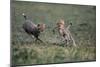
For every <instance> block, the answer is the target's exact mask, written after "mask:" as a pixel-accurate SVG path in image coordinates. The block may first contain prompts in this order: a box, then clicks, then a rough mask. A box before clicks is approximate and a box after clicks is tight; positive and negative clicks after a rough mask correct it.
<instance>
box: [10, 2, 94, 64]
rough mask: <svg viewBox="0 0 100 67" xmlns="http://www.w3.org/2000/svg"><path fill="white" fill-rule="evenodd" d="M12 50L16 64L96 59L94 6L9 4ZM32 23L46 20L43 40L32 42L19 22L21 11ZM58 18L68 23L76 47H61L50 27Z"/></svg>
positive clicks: (62, 45) (21, 17)
mask: <svg viewBox="0 0 100 67" xmlns="http://www.w3.org/2000/svg"><path fill="white" fill-rule="evenodd" d="M12 5H13V6H12V8H13V11H12V23H11V34H12V35H11V44H12V45H11V49H12V63H13V64H15V65H24V64H25V65H26V64H46V63H62V62H75V61H92V60H96V10H95V8H96V7H95V6H81V5H79V6H78V5H58V4H56V5H55V4H46V3H32V2H18V1H16V2H13V3H12ZM23 12H24V13H26V14H27V15H28V16H29V18H30V20H32V21H33V22H34V23H36V24H37V23H45V24H46V26H47V29H46V30H45V31H44V32H43V33H42V34H41V35H40V38H41V39H42V40H43V41H44V42H45V43H46V44H43V43H39V42H34V40H33V39H31V37H30V36H29V35H27V33H25V32H24V30H23V28H22V25H23V23H24V22H25V20H24V18H23V16H22V13H23ZM60 18H63V19H64V20H65V24H66V25H67V24H69V22H71V23H72V24H73V25H72V26H71V28H70V31H71V33H72V35H73V37H74V39H75V41H76V44H77V47H74V46H72V44H70V45H71V46H64V44H63V43H62V42H61V41H60V40H59V39H57V38H56V36H57V35H58V33H56V34H53V32H52V29H53V28H54V27H55V24H56V21H57V20H58V19H60ZM84 24H85V25H84Z"/></svg>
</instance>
